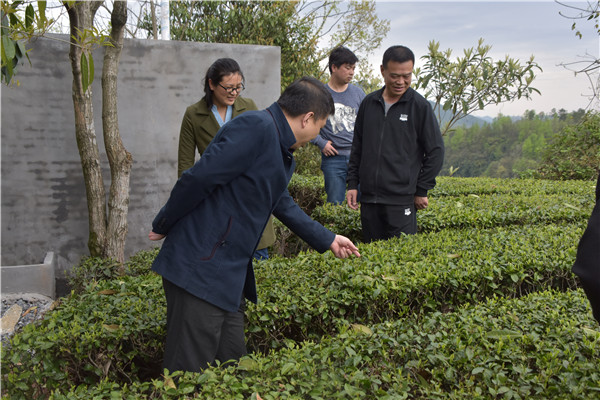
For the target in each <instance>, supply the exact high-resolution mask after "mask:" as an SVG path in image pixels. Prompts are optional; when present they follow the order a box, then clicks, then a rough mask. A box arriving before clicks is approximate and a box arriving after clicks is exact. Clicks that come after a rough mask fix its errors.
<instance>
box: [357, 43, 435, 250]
mask: <svg viewBox="0 0 600 400" xmlns="http://www.w3.org/2000/svg"><path fill="white" fill-rule="evenodd" d="M414 64H415V56H414V54H413V52H412V51H411V50H410V49H408V48H407V47H404V46H392V47H390V48H389V49H387V50H386V51H385V53H384V55H383V63H382V65H381V74H382V75H383V79H384V82H385V86H384V87H383V88H382V89H380V90H377V91H375V92H373V93H371V94H369V95H368V96H367V97H365V99H364V100H363V102H362V103H361V105H360V108H359V110H358V115H357V117H356V123H355V125H354V140H353V142H352V152H351V154H350V163H349V166H348V178H347V184H348V192H347V194H346V200H347V202H348V205H349V206H350V208H352V209H355V210H357V209H358V202H357V197H358V190H357V189H358V186H359V185H360V191H361V207H360V212H361V222H362V230H363V237H364V240H365V242H370V241H373V240H382V239H389V238H391V237H394V236H399V235H400V234H402V233H406V234H415V233H417V217H416V211H417V210H422V209H425V208H427V206H428V205H429V201H428V198H427V191H428V190H430V189H433V188H434V187H435V178H436V176H437V174H438V173H439V172H440V169H441V168H442V163H443V161H444V141H443V139H442V134H441V132H440V128H439V126H438V123H437V120H436V119H435V116H434V114H433V110H432V108H431V105H430V104H429V102H428V101H427V100H426V99H425V98H424V97H423V96H421V95H420V94H418V93H417V92H416V91H415V90H414V89H412V88H411V87H410V84H411V80H412V73H413V67H414Z"/></svg>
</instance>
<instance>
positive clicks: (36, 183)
mask: <svg viewBox="0 0 600 400" xmlns="http://www.w3.org/2000/svg"><path fill="white" fill-rule="evenodd" d="M60 38H61V39H62V40H67V37H66V36H61V37H60ZM68 51H69V50H68V44H67V43H65V42H62V41H57V40H51V39H40V40H38V41H37V43H36V44H35V46H34V48H33V50H32V51H31V52H30V57H31V63H32V66H29V64H28V63H27V62H26V63H25V64H24V65H22V66H20V67H19V69H18V75H17V78H18V80H19V81H20V85H19V86H14V87H10V88H7V87H5V86H3V87H2V89H1V98H2V102H1V113H2V115H1V134H2V142H1V144H2V154H1V157H2V171H1V174H2V183H1V185H2V187H1V189H2V192H1V197H2V220H1V225H2V260H1V261H2V265H24V264H35V263H37V262H39V260H40V259H42V257H44V255H45V254H46V253H47V252H49V251H53V252H54V253H55V256H56V259H57V260H56V264H57V274H56V276H57V278H60V277H61V276H62V275H63V274H62V272H63V271H65V270H67V269H69V268H70V267H71V266H73V265H74V264H76V263H78V262H79V260H80V259H81V257H82V256H84V255H87V254H89V253H88V250H87V239H88V213H87V203H86V197H85V188H84V182H83V176H82V171H81V161H80V159H79V153H78V149H77V145H76V142H75V128H74V116H73V114H74V111H73V101H72V96H71V87H72V80H73V77H72V74H71V69H70V63H69V57H68ZM102 57H103V53H102V50H98V51H96V52H95V53H94V60H95V65H96V73H95V76H96V79H95V81H94V84H93V92H94V113H95V129H96V133H97V136H98V145H99V148H100V152H101V156H102V159H103V168H104V179H105V184H106V187H107V188H108V184H109V179H110V174H109V170H108V162H107V161H106V155H105V151H104V144H103V141H102V120H101V115H102V109H101V90H100V80H101V76H102V71H101V68H102ZM220 57H231V58H234V59H236V60H237V61H238V62H239V63H240V65H241V67H242V70H243V71H244V75H245V78H246V88H247V90H246V91H244V93H243V95H244V96H245V97H250V98H252V99H254V101H255V102H256V104H257V105H258V107H259V108H264V107H267V106H269V105H270V104H271V103H272V102H273V101H275V100H276V99H277V98H278V97H279V93H280V89H279V88H280V78H279V74H280V51H279V48H277V47H267V46H245V45H225V44H206V43H191V42H176V41H151V40H133V39H131V40H125V46H124V48H123V54H122V58H121V62H120V66H119V86H118V107H119V127H120V132H121V136H122V138H123V143H124V145H125V147H126V148H127V150H128V151H129V152H130V153H131V154H132V156H133V160H134V165H133V169H132V173H131V189H130V204H129V233H128V236H127V241H126V256H129V255H131V254H133V253H135V252H136V251H139V250H142V249H150V248H152V247H154V246H156V245H157V244H156V243H154V242H149V241H148V240H147V234H148V231H149V229H150V227H151V226H150V224H151V221H152V218H153V217H154V215H155V214H156V212H158V210H159V208H160V207H161V206H162V205H163V203H164V202H165V200H166V199H167V197H168V195H169V192H170V190H171V188H172V185H173V184H174V182H175V180H176V176H177V169H176V163H177V143H178V135H179V127H180V124H181V119H182V117H183V113H184V111H185V108H186V107H187V106H188V105H190V104H192V103H195V102H196V101H198V100H199V99H200V98H201V97H202V95H203V86H204V82H203V78H204V74H205V72H206V69H207V68H208V66H209V65H210V64H211V63H212V62H213V61H214V60H216V59H217V58H220ZM107 191H108V190H107Z"/></svg>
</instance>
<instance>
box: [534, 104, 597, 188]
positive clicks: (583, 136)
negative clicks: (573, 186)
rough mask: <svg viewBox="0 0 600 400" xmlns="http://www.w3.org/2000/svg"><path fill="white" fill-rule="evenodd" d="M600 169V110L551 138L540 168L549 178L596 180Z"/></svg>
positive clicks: (540, 171) (540, 173)
mask: <svg viewBox="0 0 600 400" xmlns="http://www.w3.org/2000/svg"><path fill="white" fill-rule="evenodd" d="M599 170H600V113H598V112H590V113H589V114H588V115H587V116H586V118H585V119H584V120H583V122H581V123H580V124H577V125H574V126H568V127H566V128H565V129H564V130H563V131H562V132H561V133H559V134H557V135H555V136H553V137H552V138H551V142H550V145H549V146H548V147H546V149H545V151H544V156H543V161H542V163H541V166H540V167H539V169H538V174H539V176H540V177H543V178H546V179H561V180H562V179H595V178H596V177H597V176H598V171H599Z"/></svg>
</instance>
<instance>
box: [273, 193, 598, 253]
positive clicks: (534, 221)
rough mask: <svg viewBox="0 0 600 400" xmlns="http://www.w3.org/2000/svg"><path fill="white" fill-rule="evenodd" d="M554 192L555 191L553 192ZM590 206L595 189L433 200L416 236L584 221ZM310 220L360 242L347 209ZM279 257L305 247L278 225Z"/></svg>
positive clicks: (324, 210) (317, 212) (321, 209)
mask: <svg viewBox="0 0 600 400" xmlns="http://www.w3.org/2000/svg"><path fill="white" fill-rule="evenodd" d="M553 187H554V186H553ZM593 206H594V194H593V188H591V189H589V190H587V189H586V191H585V194H581V195H577V196H574V195H570V196H567V195H564V194H536V195H531V196H524V195H517V196H515V195H513V194H508V193H501V194H492V195H489V194H488V195H485V194H482V195H476V194H469V195H465V196H462V197H454V196H442V197H439V198H432V199H431V201H430V205H429V207H428V208H427V209H426V210H421V211H419V212H418V213H417V222H418V226H419V231H420V232H435V231H440V230H443V229H464V228H476V229H486V228H493V227H496V226H508V225H530V226H531V225H540V224H541V225H543V224H553V223H579V222H581V221H587V219H588V218H589V216H590V214H591V211H592V208H593ZM311 216H312V218H314V219H315V220H317V221H319V222H321V223H322V224H323V225H325V226H326V227H327V228H329V229H330V230H332V231H333V232H335V233H337V234H340V235H344V236H347V237H348V238H350V239H351V240H352V241H354V242H360V241H362V231H361V222H360V213H359V212H358V211H354V210H352V209H350V208H349V207H347V206H345V205H341V206H336V205H333V204H330V203H326V204H323V205H321V206H318V207H316V208H314V209H313V211H312V214H311ZM275 226H276V237H277V243H276V245H275V246H274V247H273V250H274V252H275V253H277V254H281V255H284V256H293V255H295V254H297V253H298V252H300V251H304V250H308V249H309V247H308V245H306V244H305V243H304V242H303V241H302V240H301V239H300V238H298V237H297V236H295V235H293V234H292V233H291V232H290V231H289V230H288V229H287V228H286V227H285V226H283V225H282V224H280V223H276V224H275Z"/></svg>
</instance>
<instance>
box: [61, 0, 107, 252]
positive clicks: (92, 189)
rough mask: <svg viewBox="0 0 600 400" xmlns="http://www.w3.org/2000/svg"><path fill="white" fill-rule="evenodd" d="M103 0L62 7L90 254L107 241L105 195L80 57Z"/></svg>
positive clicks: (85, 48)
mask: <svg viewBox="0 0 600 400" xmlns="http://www.w3.org/2000/svg"><path fill="white" fill-rule="evenodd" d="M101 4H102V1H93V2H87V1H78V2H74V3H72V5H71V6H69V5H68V4H67V3H65V7H66V9H67V12H68V14H69V21H70V27H71V46H70V50H69V58H70V60H71V69H72V71H73V90H72V91H73V108H74V110H75V137H76V139H77V147H78V149H79V156H80V158H81V167H82V169H83V179H84V182H85V191H86V196H87V203H88V220H89V235H90V236H89V240H88V248H89V250H90V255H92V256H101V255H102V247H103V243H104V242H105V240H106V199H105V197H106V194H105V190H104V182H103V180H102V170H101V167H100V154H99V151H98V143H97V142H96V131H95V129H94V110H93V107H92V86H91V85H89V86H88V87H87V90H86V91H85V92H84V90H83V87H84V86H83V83H82V71H81V56H82V54H84V52H85V54H86V56H87V57H88V59H89V56H90V55H91V50H90V48H89V46H85V43H83V42H82V35H84V33H85V32H86V31H87V32H89V31H90V30H91V29H92V27H93V21H94V16H95V14H96V11H97V10H98V8H99V7H100V5H101Z"/></svg>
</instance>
